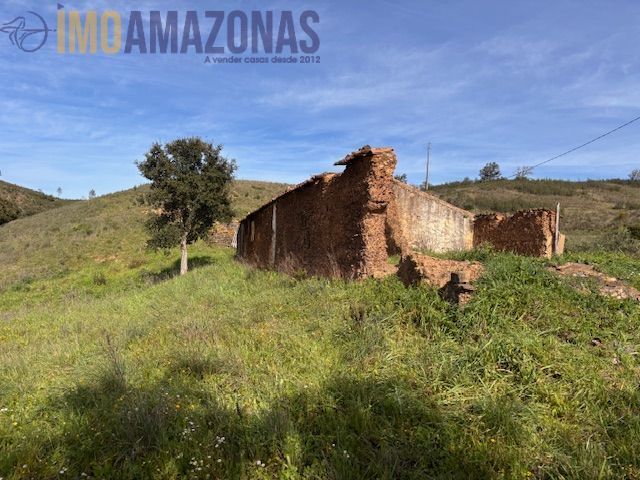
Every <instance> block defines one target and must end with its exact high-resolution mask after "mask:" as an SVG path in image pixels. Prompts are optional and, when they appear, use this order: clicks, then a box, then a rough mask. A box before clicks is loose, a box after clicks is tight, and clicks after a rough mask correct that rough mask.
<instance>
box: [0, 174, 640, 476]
mask: <svg viewBox="0 0 640 480" xmlns="http://www.w3.org/2000/svg"><path fill="white" fill-rule="evenodd" d="M282 187H283V186H274V185H271V184H252V183H242V182H239V183H238V184H237V185H236V193H235V195H234V198H235V203H236V206H237V210H238V212H245V211H248V210H250V209H252V208H254V207H256V206H258V205H260V204H262V203H263V202H264V201H265V200H267V199H268V198H270V197H271V196H273V195H274V194H276V193H277V192H278V191H279V189H281V188H282ZM141 193H144V188H142V189H140V188H139V189H137V190H131V191H127V192H121V193H118V194H113V195H109V196H105V197H101V198H98V199H96V200H92V201H84V202H77V203H73V204H70V205H66V206H63V207H61V208H58V209H54V210H51V211H49V212H46V213H43V214H38V215H35V216H32V217H28V218H23V219H19V220H16V221H14V222H11V223H9V224H7V225H5V226H3V227H0V251H1V252H2V253H3V254H2V255H0V272H1V273H0V452H1V454H0V477H2V478H4V479H5V480H8V479H12V480H13V479H31V478H35V479H59V478H88V477H91V478H114V479H115V478H117V479H120V478H158V479H178V478H193V479H196V478H202V479H206V478H212V479H213V478H220V479H226V478H249V479H269V478H283V479H352V478H354V479H356V478H357V479H396V478H406V479H422V478H461V479H468V478H478V479H485V478H539V479H545V478H575V479H596V478H630V479H634V478H635V479H637V478H640V450H639V449H640V417H639V416H638V414H637V412H638V410H639V409H640V393H639V391H638V385H639V384H640V358H639V355H638V351H639V350H640V330H639V329H638V322H639V321H640V307H639V306H638V304H637V303H634V302H631V301H618V300H613V299H610V298H605V297H602V296H600V295H599V294H598V293H597V290H596V288H595V286H593V285H591V284H589V283H588V282H587V281H585V282H584V285H583V287H584V288H582V289H580V290H576V289H574V288H573V287H572V286H571V285H570V284H569V283H568V281H566V280H563V279H560V278H559V277H557V276H555V275H554V274H552V273H550V272H549V271H548V270H547V268H546V267H547V265H548V261H546V260H540V259H530V258H524V257H517V256H513V255H506V254H496V253H493V252H490V251H474V252H467V253H464V254H459V255H457V257H463V258H473V259H476V260H479V261H482V262H483V263H484V264H485V265H486V268H487V272H486V274H485V276H484V277H483V278H482V280H481V281H480V282H479V284H478V291H477V294H476V295H475V296H474V298H473V299H472V301H471V302H470V303H469V304H468V305H467V306H466V307H465V308H464V309H459V308H457V307H452V306H450V305H449V304H447V303H445V302H444V301H442V300H441V299H440V297H439V296H438V294H437V292H436V291H434V290H432V289H430V288H426V287H424V288H417V289H406V288H404V287H403V286H402V285H401V284H400V283H399V282H398V281H397V280H396V279H395V278H393V277H392V278H388V279H386V280H369V281H365V282H358V283H353V282H345V281H338V280H323V279H314V278H303V277H302V276H296V278H292V277H289V276H285V275H281V274H278V273H275V272H262V271H256V270H253V269H251V268H248V267H247V266H245V265H242V264H239V263H237V262H236V261H234V259H233V251H231V250H230V249H225V248H219V247H215V246H209V245H207V244H206V243H203V242H200V243H198V244H196V245H194V247H193V249H192V251H191V258H192V267H193V268H192V271H191V272H190V273H189V274H188V275H186V276H184V277H178V276H176V261H177V259H178V254H177V252H176V251H172V252H170V253H169V254H168V255H165V254H163V253H153V252H149V251H147V250H146V249H145V248H144V243H145V236H144V232H143V230H142V227H141V225H142V220H143V219H144V210H143V208H142V207H140V206H139V204H138V202H137V201H136V199H137V198H138V196H139V195H140V194H141ZM239 214H240V215H241V213H239ZM5 252H6V254H5ZM567 259H569V260H576V259H579V260H583V261H588V262H590V263H592V264H594V265H595V266H597V268H599V269H601V270H602V271H605V272H607V273H610V274H612V275H616V276H618V277H620V278H623V279H625V280H627V281H628V282H630V283H632V284H633V285H635V286H640V277H639V272H640V260H639V259H638V258H637V257H632V256H627V255H625V254H623V253H611V252H602V251H592V252H579V253H574V254H571V255H569V256H567V257H566V258H564V259H556V260H554V261H565V260H567Z"/></svg>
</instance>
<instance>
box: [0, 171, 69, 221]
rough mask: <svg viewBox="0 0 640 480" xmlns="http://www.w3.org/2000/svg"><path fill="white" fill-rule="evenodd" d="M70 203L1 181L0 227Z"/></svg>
mask: <svg viewBox="0 0 640 480" xmlns="http://www.w3.org/2000/svg"><path fill="white" fill-rule="evenodd" d="M69 202H70V201H69V200H61V199H59V198H55V197H53V196H51V195H46V194H44V193H42V192H36V191H35V190H30V189H28V188H24V187H19V186H18V185H13V184H12V183H7V182H3V181H1V180H0V225H2V224H4V223H7V222H10V221H11V220H15V219H17V218H21V217H26V216H28V215H33V214H35V213H40V212H44V211H46V210H50V209H52V208H56V207H59V206H61V205H65V204H67V203H69Z"/></svg>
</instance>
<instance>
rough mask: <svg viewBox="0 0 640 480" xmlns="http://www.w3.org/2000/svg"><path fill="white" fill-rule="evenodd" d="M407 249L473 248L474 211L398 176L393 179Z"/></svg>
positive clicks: (397, 212)
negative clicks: (441, 198)
mask: <svg viewBox="0 0 640 480" xmlns="http://www.w3.org/2000/svg"><path fill="white" fill-rule="evenodd" d="M393 192H394V197H395V203H396V209H395V214H396V215H397V219H398V223H399V229H400V230H401V231H402V232H403V235H404V238H403V240H404V242H405V249H407V248H408V250H412V251H418V252H427V251H429V252H438V253H441V252H449V251H453V250H470V249H471V248H473V214H472V213H471V212H467V211H466V210H462V209H461V208H457V207H455V206H453V205H451V204H449V203H447V202H445V201H443V200H440V199H439V198H437V197H435V196H433V195H429V194H428V193H426V192H423V191H421V190H419V189H417V188H415V187H411V186H409V185H406V184H404V183H402V182H399V181H397V180H394V181H393Z"/></svg>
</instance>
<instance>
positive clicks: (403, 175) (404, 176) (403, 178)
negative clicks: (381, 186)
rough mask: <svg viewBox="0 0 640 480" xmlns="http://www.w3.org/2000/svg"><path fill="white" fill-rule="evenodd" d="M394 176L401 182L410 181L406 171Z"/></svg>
mask: <svg viewBox="0 0 640 480" xmlns="http://www.w3.org/2000/svg"><path fill="white" fill-rule="evenodd" d="M393 178H395V179H396V180H398V181H399V182H402V183H407V182H408V180H407V174H406V173H403V174H402V175H395V176H394V177H393Z"/></svg>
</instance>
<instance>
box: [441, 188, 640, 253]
mask: <svg viewBox="0 0 640 480" xmlns="http://www.w3.org/2000/svg"><path fill="white" fill-rule="evenodd" d="M430 191H431V192H432V193H435V194H436V195H438V196H440V197H441V198H442V199H444V200H446V201H448V202H450V203H453V204H454V205H457V206H459V207H461V208H465V209H467V210H470V211H473V212H478V213H484V212H504V213H509V212H515V211H516V210H523V209H529V208H549V209H553V210H555V208H556V205H557V204H558V203H560V206H561V212H562V213H561V216H560V217H561V229H562V231H563V232H564V233H566V234H567V246H568V248H569V249H573V250H585V249H590V248H593V247H598V246H600V247H602V246H604V247H607V246H609V247H612V248H616V247H624V245H625V243H628V242H627V240H628V239H629V237H631V236H632V233H633V234H635V236H636V237H640V228H639V226H640V182H631V181H626V180H590V181H585V182H569V181H563V180H496V181H488V182H479V181H466V182H454V183H448V184H444V185H438V186H435V187H433V188H432V189H430ZM629 227H631V228H630V230H631V232H627V233H625V232H624V230H625V229H628V228H629ZM621 230H622V231H621Z"/></svg>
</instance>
